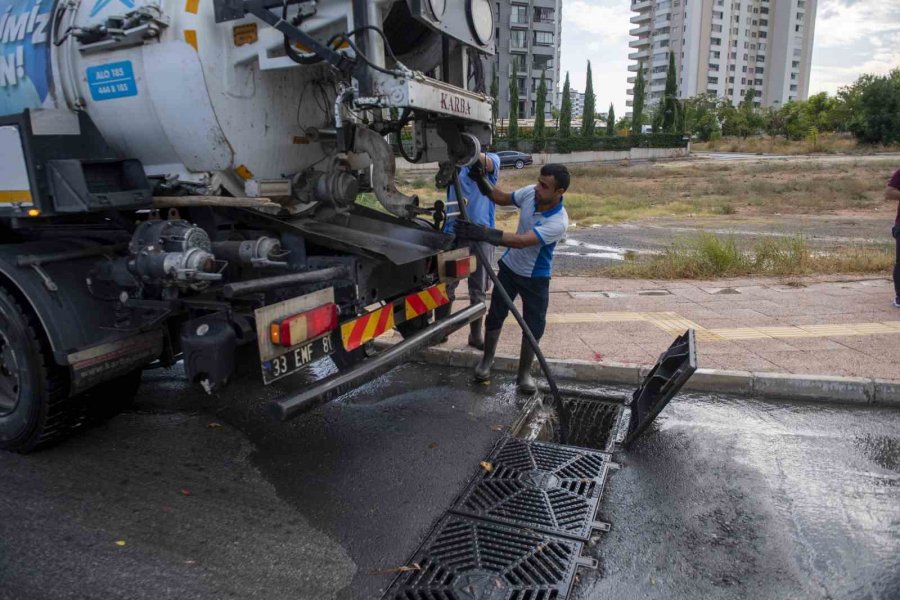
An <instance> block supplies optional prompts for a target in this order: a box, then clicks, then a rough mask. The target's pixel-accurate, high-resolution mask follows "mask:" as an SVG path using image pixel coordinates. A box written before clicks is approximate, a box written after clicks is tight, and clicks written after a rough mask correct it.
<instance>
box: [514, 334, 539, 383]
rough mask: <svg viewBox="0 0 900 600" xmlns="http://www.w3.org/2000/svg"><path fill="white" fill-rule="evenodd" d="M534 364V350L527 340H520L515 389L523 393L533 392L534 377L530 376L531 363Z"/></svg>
mask: <svg viewBox="0 0 900 600" xmlns="http://www.w3.org/2000/svg"><path fill="white" fill-rule="evenodd" d="M532 364H534V350H533V349H532V347H531V344H529V343H528V340H525V339H523V340H522V349H521V350H520V351H519V374H518V376H517V377H516V389H518V390H519V392H521V393H523V394H533V393H534V392H535V391H536V390H537V385H536V384H535V383H534V377H532V376H531V365H532Z"/></svg>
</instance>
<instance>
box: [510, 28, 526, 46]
mask: <svg viewBox="0 0 900 600" xmlns="http://www.w3.org/2000/svg"><path fill="white" fill-rule="evenodd" d="M527 33H528V32H527V31H525V30H524V29H513V30H512V31H510V32H509V45H510V46H512V47H513V48H524V47H525V45H526V44H527V42H526V41H525V40H526V38H525V36H526V35H527Z"/></svg>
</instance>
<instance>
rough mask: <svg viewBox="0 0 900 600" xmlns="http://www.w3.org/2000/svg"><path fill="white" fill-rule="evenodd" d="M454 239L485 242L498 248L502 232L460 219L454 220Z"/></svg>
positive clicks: (501, 239)
mask: <svg viewBox="0 0 900 600" xmlns="http://www.w3.org/2000/svg"><path fill="white" fill-rule="evenodd" d="M454 231H455V232H456V237H457V238H459V239H463V240H471V241H473V242H487V243H489V244H493V245H494V246H499V245H500V242H502V241H503V232H502V231H500V230H499V229H491V228H490V227H485V226H484V225H476V224H475V223H471V222H469V221H464V220H462V219H457V220H456V226H455V228H454Z"/></svg>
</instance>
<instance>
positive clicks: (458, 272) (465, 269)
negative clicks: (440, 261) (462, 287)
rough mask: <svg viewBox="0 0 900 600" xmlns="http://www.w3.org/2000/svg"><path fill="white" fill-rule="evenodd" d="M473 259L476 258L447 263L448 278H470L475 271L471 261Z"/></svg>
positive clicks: (468, 257)
mask: <svg viewBox="0 0 900 600" xmlns="http://www.w3.org/2000/svg"><path fill="white" fill-rule="evenodd" d="M472 258H474V257H471V256H467V257H465V258H460V259H458V260H449V261H447V262H446V263H445V268H446V270H447V277H453V278H454V279H462V278H463V277H468V276H469V274H470V273H471V272H472V271H473V268H472V260H471V259H472Z"/></svg>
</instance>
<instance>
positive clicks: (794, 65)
mask: <svg viewBox="0 0 900 600" xmlns="http://www.w3.org/2000/svg"><path fill="white" fill-rule="evenodd" d="M791 68H792V69H799V68H800V61H799V60H795V61H791Z"/></svg>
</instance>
